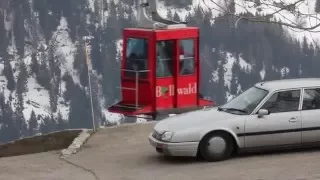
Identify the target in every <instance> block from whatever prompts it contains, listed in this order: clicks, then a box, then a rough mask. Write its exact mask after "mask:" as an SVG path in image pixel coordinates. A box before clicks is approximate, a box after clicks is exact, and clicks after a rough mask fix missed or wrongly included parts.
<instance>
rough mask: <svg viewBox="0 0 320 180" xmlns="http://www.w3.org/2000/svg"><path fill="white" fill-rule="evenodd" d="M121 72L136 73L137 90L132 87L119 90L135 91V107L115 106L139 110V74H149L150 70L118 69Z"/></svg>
mask: <svg viewBox="0 0 320 180" xmlns="http://www.w3.org/2000/svg"><path fill="white" fill-rule="evenodd" d="M118 69H119V70H120V71H126V72H134V73H135V88H130V87H121V86H118V87H117V88H119V89H125V90H131V91H135V106H134V107H131V106H125V105H115V106H118V107H125V108H132V109H137V108H138V107H139V73H145V72H149V71H150V70H140V71H137V70H130V69H123V68H118Z"/></svg>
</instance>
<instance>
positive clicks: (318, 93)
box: [302, 88, 320, 110]
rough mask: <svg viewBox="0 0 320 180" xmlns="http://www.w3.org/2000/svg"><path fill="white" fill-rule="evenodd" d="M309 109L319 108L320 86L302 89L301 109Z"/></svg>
mask: <svg viewBox="0 0 320 180" xmlns="http://www.w3.org/2000/svg"><path fill="white" fill-rule="evenodd" d="M311 109H320V88H316V89H306V90H304V93H303V104H302V110H311Z"/></svg>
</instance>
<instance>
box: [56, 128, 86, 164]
mask: <svg viewBox="0 0 320 180" xmlns="http://www.w3.org/2000/svg"><path fill="white" fill-rule="evenodd" d="M90 136H91V133H90V130H88V129H84V130H82V132H81V133H80V134H79V136H78V137H77V138H75V139H74V140H73V142H72V143H71V145H70V146H69V147H68V148H67V149H63V150H62V151H61V155H60V158H67V157H69V156H71V155H73V154H75V153H77V152H78V151H79V149H80V148H81V146H82V145H83V144H84V143H85V142H86V141H87V139H88V138H89V137H90Z"/></svg>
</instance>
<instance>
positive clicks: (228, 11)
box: [198, 0, 320, 32]
mask: <svg viewBox="0 0 320 180" xmlns="http://www.w3.org/2000/svg"><path fill="white" fill-rule="evenodd" d="M315 3H316V0H200V2H199V4H198V6H199V8H200V9H201V10H202V11H203V12H205V11H206V10H211V11H213V12H215V13H219V15H218V16H216V17H215V19H217V18H228V17H230V16H231V17H233V19H235V22H234V26H235V27H237V23H238V22H239V21H240V20H247V21H251V22H260V23H272V24H279V25H283V26H287V27H288V28H290V29H292V30H295V31H299V30H300V31H308V32H320V29H317V28H318V27H320V19H319V17H318V16H317V13H316V12H315V8H314V7H315ZM232 6H234V7H232ZM311 7H313V8H311ZM234 9H237V10H236V11H234ZM264 10H265V11H264ZM239 11H240V12H242V13H239ZM255 12H261V13H259V16H255V14H254V13H255ZM243 14H245V15H243ZM277 19H280V20H281V21H278V20H277Z"/></svg>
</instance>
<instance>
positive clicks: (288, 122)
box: [244, 89, 301, 148]
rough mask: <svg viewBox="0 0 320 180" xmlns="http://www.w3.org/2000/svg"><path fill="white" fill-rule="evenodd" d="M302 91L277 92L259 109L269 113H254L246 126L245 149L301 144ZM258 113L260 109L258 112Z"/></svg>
mask: <svg viewBox="0 0 320 180" xmlns="http://www.w3.org/2000/svg"><path fill="white" fill-rule="evenodd" d="M300 97H301V90H300V89H292V90H282V91H277V92H274V93H273V94H272V95H271V96H268V97H267V100H266V101H264V102H262V104H261V105H260V108H257V109H266V110H268V111H269V113H270V114H268V115H265V116H262V117H258V115H257V113H254V114H252V115H251V116H249V118H248V119H247V120H246V123H245V134H244V136H245V146H246V147H247V148H252V147H265V146H275V145H289V144H290V145H291V144H299V143H301V131H300V130H301V114H300V111H299V107H300ZM256 112H258V110H256Z"/></svg>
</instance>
